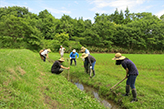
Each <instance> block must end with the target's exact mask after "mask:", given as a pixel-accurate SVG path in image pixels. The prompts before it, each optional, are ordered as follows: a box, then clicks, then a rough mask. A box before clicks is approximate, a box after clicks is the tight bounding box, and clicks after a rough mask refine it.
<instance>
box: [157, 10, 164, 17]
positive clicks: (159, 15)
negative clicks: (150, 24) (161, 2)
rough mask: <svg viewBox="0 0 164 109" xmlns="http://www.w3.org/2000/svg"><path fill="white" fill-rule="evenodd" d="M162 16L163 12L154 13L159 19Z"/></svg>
mask: <svg viewBox="0 0 164 109" xmlns="http://www.w3.org/2000/svg"><path fill="white" fill-rule="evenodd" d="M163 14H164V10H161V11H159V12H158V13H156V14H155V15H156V16H158V17H159V18H160V17H161V15H163Z"/></svg>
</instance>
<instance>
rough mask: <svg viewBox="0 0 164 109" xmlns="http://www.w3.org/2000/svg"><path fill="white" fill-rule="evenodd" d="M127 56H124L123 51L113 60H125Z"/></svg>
mask: <svg viewBox="0 0 164 109" xmlns="http://www.w3.org/2000/svg"><path fill="white" fill-rule="evenodd" d="M124 59H125V56H122V55H121V53H116V54H115V57H114V58H113V59H112V60H124Z"/></svg>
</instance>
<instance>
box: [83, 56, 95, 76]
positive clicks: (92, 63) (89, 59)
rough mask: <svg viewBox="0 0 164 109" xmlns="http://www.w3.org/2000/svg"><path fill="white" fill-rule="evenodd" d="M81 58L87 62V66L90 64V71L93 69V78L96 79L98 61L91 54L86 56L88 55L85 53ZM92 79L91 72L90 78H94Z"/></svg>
mask: <svg viewBox="0 0 164 109" xmlns="http://www.w3.org/2000/svg"><path fill="white" fill-rule="evenodd" d="M81 58H82V59H85V61H86V62H87V63H86V64H87V65H88V64H90V69H92V72H93V76H92V77H94V76H95V69H94V67H95V64H96V59H95V58H94V57H93V56H91V55H89V54H86V53H83V54H82V56H81ZM92 77H91V72H90V78H92Z"/></svg>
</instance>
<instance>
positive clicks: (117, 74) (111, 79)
mask: <svg viewBox="0 0 164 109" xmlns="http://www.w3.org/2000/svg"><path fill="white" fill-rule="evenodd" d="M55 55H57V54H55ZM91 55H92V56H94V57H95V58H96V60H97V62H96V65H95V70H96V76H95V77H94V78H92V79H89V75H87V74H85V73H84V68H83V67H82V65H83V63H82V61H81V59H78V66H77V67H75V66H71V69H70V72H71V74H70V75H71V76H74V77H76V78H78V79H79V80H80V81H81V82H82V83H84V84H87V85H90V86H92V87H94V88H97V89H98V90H99V94H100V95H102V96H105V97H106V98H108V99H112V100H114V101H115V102H116V103H118V104H119V105H121V106H122V107H125V108H129V109H132V108H133V109H136V108H138V109H164V59H163V57H164V55H158V54H156V55H155V54H152V55H150V54H123V55H124V56H126V57H127V58H129V59H130V60H132V61H133V62H134V63H135V65H136V66H137V68H138V70H139V76H138V77H137V79H136V90H137V94H138V96H137V97H138V100H139V101H138V102H135V103H130V101H131V100H132V94H131V95H130V96H129V97H123V96H122V94H124V93H125V85H126V81H123V82H122V83H121V84H119V85H118V87H116V88H115V89H114V92H115V93H116V94H117V95H116V94H114V93H113V92H111V91H110V88H111V87H112V86H113V85H115V84H116V83H117V82H119V81H120V80H122V79H123V78H124V77H125V74H126V73H125V70H124V69H123V68H122V66H116V65H115V61H113V60H112V58H113V57H114V54H95V53H94V54H92V53H91ZM65 56H68V55H65ZM52 57H53V56H52ZM64 74H66V73H64ZM64 74H63V75H64ZM130 93H131V92H130Z"/></svg>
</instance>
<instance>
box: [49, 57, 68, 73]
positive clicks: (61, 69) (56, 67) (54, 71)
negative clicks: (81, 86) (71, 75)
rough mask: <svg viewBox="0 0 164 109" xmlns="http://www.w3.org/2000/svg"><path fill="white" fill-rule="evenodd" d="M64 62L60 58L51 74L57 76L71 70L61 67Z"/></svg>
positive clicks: (53, 66) (52, 68)
mask: <svg viewBox="0 0 164 109" xmlns="http://www.w3.org/2000/svg"><path fill="white" fill-rule="evenodd" d="M63 62H64V58H60V59H59V60H57V61H55V62H54V64H53V65H52V67H51V72H52V73H55V74H60V73H61V72H63V70H64V69H67V70H69V69H70V68H69V67H64V66H63V65H61V63H63Z"/></svg>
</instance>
